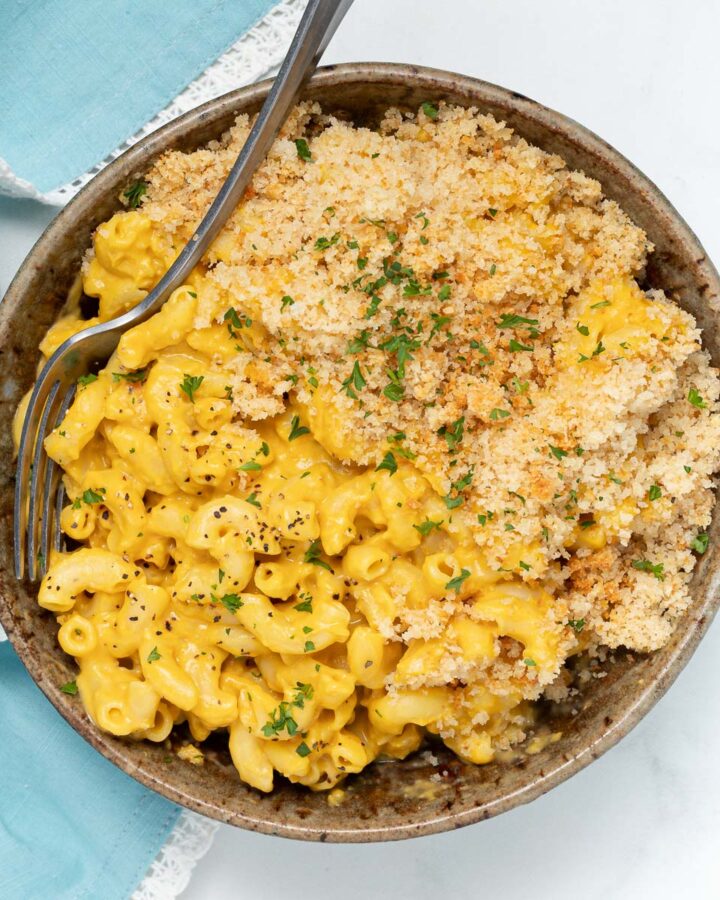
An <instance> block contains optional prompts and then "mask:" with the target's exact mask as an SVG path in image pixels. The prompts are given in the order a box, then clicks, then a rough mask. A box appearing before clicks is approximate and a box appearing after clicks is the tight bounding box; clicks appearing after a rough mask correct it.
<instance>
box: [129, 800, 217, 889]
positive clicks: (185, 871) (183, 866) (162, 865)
mask: <svg viewBox="0 0 720 900" xmlns="http://www.w3.org/2000/svg"><path fill="white" fill-rule="evenodd" d="M218 827H219V825H218V823H217V822H213V821H212V819H206V818H205V817H204V816H199V815H197V813H194V812H190V810H188V809H185V810H183V811H182V812H181V813H180V818H179V819H178V820H177V824H176V825H175V828H174V829H173V832H172V834H171V835H170V837H169V839H168V841H167V843H166V844H165V845H164V846H163V847H162V848H161V849H160V852H159V853H158V855H157V856H156V857H155V860H154V862H153V863H152V865H151V866H150V868H149V869H148V871H147V874H146V875H145V877H144V878H143V880H142V881H141V882H140V884H139V885H138V886H137V888H136V890H135V893H134V894H133V895H132V897H131V898H130V900H175V898H176V897H177V896H178V895H179V894H181V893H182V892H183V891H184V890H185V888H186V887H187V886H188V884H189V882H190V876H191V875H192V871H193V869H194V868H195V864H196V863H197V862H198V861H199V860H201V859H202V858H203V856H205V854H206V853H207V852H208V850H209V849H210V845H211V844H212V840H213V836H214V835H215V832H216V831H217V829H218Z"/></svg>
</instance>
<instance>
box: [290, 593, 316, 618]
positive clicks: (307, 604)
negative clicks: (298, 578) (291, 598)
mask: <svg viewBox="0 0 720 900" xmlns="http://www.w3.org/2000/svg"><path fill="white" fill-rule="evenodd" d="M300 596H301V597H302V598H303V599H302V601H301V602H300V603H296V604H295V606H293V609H296V610H297V611H298V612H306V613H311V612H312V611H313V607H312V602H313V598H312V597H311V595H310V594H300Z"/></svg>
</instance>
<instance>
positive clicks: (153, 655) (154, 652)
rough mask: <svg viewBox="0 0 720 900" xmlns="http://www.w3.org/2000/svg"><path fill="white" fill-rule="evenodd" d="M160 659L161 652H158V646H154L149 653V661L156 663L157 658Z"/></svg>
mask: <svg viewBox="0 0 720 900" xmlns="http://www.w3.org/2000/svg"><path fill="white" fill-rule="evenodd" d="M158 659H160V654H159V653H158V648H157V647H153V648H152V650H151V651H150V653H148V658H147V661H148V662H149V663H154V662H155V661H156V660H158Z"/></svg>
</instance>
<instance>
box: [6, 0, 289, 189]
mask: <svg viewBox="0 0 720 900" xmlns="http://www.w3.org/2000/svg"><path fill="white" fill-rule="evenodd" d="M277 3H278V0H173V2H172V3H168V2H167V0H111V2H108V0H4V2H2V3H1V4H0V85H2V89H1V90H0V174H2V173H3V171H4V172H5V173H8V172H9V173H12V174H13V175H14V176H15V178H16V179H18V180H19V181H21V182H25V183H29V184H30V185H33V186H34V187H35V188H36V189H37V190H38V191H39V192H41V193H42V192H49V191H52V190H54V189H56V188H58V187H60V186H61V185H64V184H67V183H69V182H72V181H73V180H74V179H76V178H77V177H78V176H80V175H82V174H83V173H84V172H86V171H88V170H89V169H92V168H93V167H94V166H95V165H96V164H98V163H99V162H100V161H101V160H103V159H105V157H107V156H108V155H109V154H110V153H111V152H112V151H114V150H115V149H116V148H117V147H119V146H120V145H122V144H123V142H124V141H125V140H126V139H127V138H128V137H130V136H131V135H132V134H134V133H135V132H136V131H138V129H139V128H140V127H141V126H143V125H145V123H147V122H148V121H149V120H151V119H152V118H153V117H154V116H155V114H156V113H157V112H158V111H159V110H161V109H163V108H164V107H165V106H167V105H168V103H169V102H170V101H171V100H172V99H173V98H174V97H176V96H177V94H178V93H180V91H182V89H183V88H184V87H185V86H186V85H188V84H189V83H190V82H191V81H193V80H194V79H195V78H196V77H197V76H198V75H199V74H200V73H201V72H204V71H205V69H207V67H208V66H209V65H210V64H211V63H212V62H213V61H214V60H216V59H217V58H218V56H220V55H221V54H222V53H223V52H224V51H225V50H226V49H227V48H228V47H229V46H230V45H231V44H232V43H233V42H234V41H235V40H236V39H237V38H238V37H239V36H240V35H242V34H244V33H245V32H247V31H248V29H250V28H252V27H253V26H254V25H255V24H256V23H257V22H258V21H259V20H260V19H261V18H262V17H263V16H265V15H266V14H267V13H268V12H269V11H270V10H271V9H272V8H273V7H274V6H275V5H276V4H277ZM259 74H260V73H258V74H257V75H255V77H259ZM198 102H200V101H198ZM3 162H4V166H3V165H2V164H3Z"/></svg>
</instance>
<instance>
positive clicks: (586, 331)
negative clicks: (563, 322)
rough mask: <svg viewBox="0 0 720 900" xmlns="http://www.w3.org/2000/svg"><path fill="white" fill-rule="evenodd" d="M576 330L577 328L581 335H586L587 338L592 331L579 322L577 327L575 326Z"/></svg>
mask: <svg viewBox="0 0 720 900" xmlns="http://www.w3.org/2000/svg"><path fill="white" fill-rule="evenodd" d="M575 328H577V330H578V331H579V332H580V334H582V335H584V336H585V337H587V336H588V335H589V334H590V329H589V328H588V327H587V325H581V324H580V323H579V322H578V323H577V325H576V326H575Z"/></svg>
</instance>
